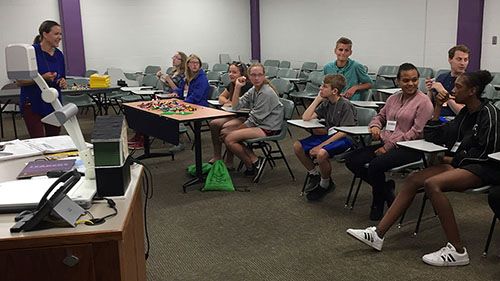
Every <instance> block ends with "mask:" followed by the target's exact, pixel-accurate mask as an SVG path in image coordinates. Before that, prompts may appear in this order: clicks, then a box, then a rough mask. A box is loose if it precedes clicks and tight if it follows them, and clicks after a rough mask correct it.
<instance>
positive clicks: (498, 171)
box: [458, 161, 500, 185]
mask: <svg viewBox="0 0 500 281" xmlns="http://www.w3.org/2000/svg"><path fill="white" fill-rule="evenodd" d="M458 168H461V169H464V170H467V171H469V172H471V173H473V174H474V175H476V176H478V177H479V178H481V180H482V183H483V185H489V184H494V185H498V184H500V167H499V165H497V164H494V163H491V162H490V161H487V162H485V163H470V164H465V165H462V166H460V167H458Z"/></svg>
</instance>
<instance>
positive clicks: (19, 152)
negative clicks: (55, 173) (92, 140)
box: [0, 135, 92, 161]
mask: <svg viewBox="0 0 500 281" xmlns="http://www.w3.org/2000/svg"><path fill="white" fill-rule="evenodd" d="M0 144H4V145H5V148H4V150H3V151H1V153H0V161H5V160H10V159H18V158H24V157H31V156H36V155H43V154H48V153H58V152H64V151H71V150H77V149H76V146H75V144H74V143H73V141H72V140H71V138H70V137H69V136H68V135H62V136H53V137H44V138H35V139H26V140H12V141H6V142H2V143H0ZM87 146H88V147H92V144H87Z"/></svg>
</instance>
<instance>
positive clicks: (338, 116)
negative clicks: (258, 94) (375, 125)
mask: <svg viewBox="0 0 500 281" xmlns="http://www.w3.org/2000/svg"><path fill="white" fill-rule="evenodd" d="M345 85H346V80H345V78H344V76H342V75H339V74H336V75H326V76H325V78H324V80H323V84H322V85H321V87H320V90H319V95H318V96H317V97H316V98H315V99H314V101H313V102H312V103H311V105H310V106H309V107H308V108H307V109H306V111H305V112H304V114H303V115H302V119H303V120H304V121H309V120H311V119H315V118H318V119H325V123H326V126H325V129H319V130H315V131H313V134H312V135H311V136H309V137H307V138H305V139H302V140H298V141H296V142H295V143H294V144H293V148H294V151H295V155H297V158H298V159H299V161H300V162H301V163H302V165H304V167H305V168H306V169H307V170H308V177H309V184H308V186H307V189H306V190H308V192H307V195H306V197H307V199H308V200H310V201H316V200H319V199H321V198H323V196H325V195H326V193H328V192H330V191H332V190H333V189H334V188H335V183H334V182H333V181H332V180H331V178H330V175H331V172H332V166H331V164H330V157H332V156H334V155H336V154H339V153H342V152H344V151H346V150H347V149H349V148H350V147H351V146H353V144H354V142H353V140H352V139H351V138H349V137H348V136H347V135H346V134H345V133H343V132H337V131H335V130H334V129H333V127H336V126H356V125H357V119H356V110H355V108H354V106H353V105H352V103H351V102H350V101H349V100H347V99H346V98H344V97H342V96H341V91H342V89H343V88H344V87H345ZM312 158H316V161H317V163H318V167H319V171H318V170H317V169H316V167H315V166H314V163H313V161H312Z"/></svg>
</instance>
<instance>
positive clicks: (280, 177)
mask: <svg viewBox="0 0 500 281" xmlns="http://www.w3.org/2000/svg"><path fill="white" fill-rule="evenodd" d="M79 120H80V123H81V124H82V130H83V131H84V135H85V137H86V139H87V140H90V138H89V136H90V132H91V130H92V127H93V120H92V117H91V114H90V113H89V114H85V115H79ZM3 121H4V126H5V128H6V138H5V139H12V138H13V137H14V134H13V130H12V124H11V121H10V119H9V117H8V116H4V120H3ZM17 125H18V133H19V138H27V133H26V129H25V126H24V123H23V121H22V120H21V119H19V118H18V119H17ZM292 134H293V138H294V139H296V138H302V137H305V136H306V135H307V133H306V132H305V131H303V130H301V129H298V128H292ZM202 139H203V159H204V160H205V161H207V160H208V159H209V158H210V156H211V153H212V148H211V145H210V135H209V134H208V133H203V134H202ZM183 142H184V143H185V144H186V147H187V149H186V150H184V151H181V152H179V153H177V154H176V156H175V161H171V159H170V158H168V157H163V158H152V159H147V160H144V162H145V163H146V165H147V166H148V167H149V169H151V171H152V173H153V175H154V197H153V198H152V200H151V202H150V203H149V208H148V214H147V215H148V216H147V217H148V218H147V223H148V226H149V233H150V240H151V252H150V256H149V259H148V261H147V276H148V280H151V281H153V280H500V267H499V265H500V257H499V254H500V235H499V233H500V230H497V231H496V233H495V235H494V239H493V242H492V244H491V247H490V252H489V255H488V257H487V258H483V257H481V254H482V251H483V247H484V244H485V240H486V236H487V232H488V230H489V226H490V222H491V218H492V212H491V211H490V209H489V208H488V206H487V202H486V196H485V195H467V194H460V193H452V194H449V198H450V200H451V202H452V204H453V206H454V210H455V214H456V217H457V221H458V223H459V227H460V231H461V235H462V239H463V241H464V243H465V245H466V246H467V250H468V251H469V255H470V258H471V264H470V265H468V266H465V267H459V268H435V267H431V266H427V265H425V264H424V263H423V262H422V261H421V256H422V255H424V254H426V253H428V252H431V251H435V250H437V249H439V248H441V247H443V246H444V245H445V243H446V240H445V237H444V234H443V232H442V230H441V227H440V224H439V221H438V219H437V218H436V217H434V216H433V212H432V207H431V206H430V204H428V206H427V209H426V215H425V216H426V217H427V219H426V220H425V221H424V222H423V223H422V227H421V230H420V232H419V234H418V235H417V236H416V237H413V235H412V234H413V230H414V228H415V223H414V222H415V219H416V217H417V211H418V208H419V207H420V204H421V198H422V197H421V195H418V196H417V198H416V200H415V202H414V204H413V205H412V207H411V208H410V209H409V211H408V214H407V216H406V218H407V219H406V221H405V223H404V225H403V226H402V227H401V228H398V227H397V226H394V227H393V228H392V229H391V230H390V231H389V232H388V234H387V236H386V240H385V244H384V249H383V251H382V252H376V251H374V250H372V249H370V248H368V247H367V246H365V245H364V244H362V243H360V242H358V241H356V240H354V239H352V238H351V237H350V236H348V235H347V234H346V232H345V231H346V229H347V228H351V227H355V228H365V227H368V226H371V225H373V222H371V221H369V219H368V213H369V206H370V202H371V191H370V188H369V186H367V185H363V186H362V189H361V191H360V194H359V196H358V201H357V203H356V207H355V208H354V209H353V210H352V211H351V210H348V209H346V208H344V201H345V198H346V195H347V192H348V188H349V184H350V181H351V177H352V175H351V173H350V172H348V171H347V169H346V168H345V166H344V165H343V164H341V163H334V164H333V168H334V172H333V178H334V180H335V182H336V184H337V188H336V190H335V191H334V192H332V193H330V194H328V195H327V196H326V197H325V198H324V200H322V201H321V202H317V203H309V202H306V200H305V198H304V197H301V196H299V193H300V189H301V187H302V183H303V180H304V175H305V171H304V169H303V168H302V167H301V166H300V163H299V162H298V161H297V160H296V158H295V157H294V155H293V151H292V139H291V138H290V137H288V138H287V139H286V140H285V141H284V142H283V145H282V147H283V149H284V150H285V153H286V155H287V157H288V160H289V162H290V165H291V166H292V170H293V172H294V173H295V176H296V178H297V180H296V181H293V180H292V179H291V177H290V175H289V173H288V171H287V169H286V167H285V165H284V163H283V162H278V163H277V167H276V168H275V169H270V168H269V167H268V168H267V169H266V170H265V173H264V176H263V178H262V180H261V182H260V183H259V184H252V183H251V180H250V179H249V178H246V177H244V176H243V175H242V174H241V173H238V172H232V173H231V175H232V179H233V182H234V183H235V185H236V186H237V187H238V188H240V189H244V188H246V189H248V192H244V191H236V192H200V191H199V190H198V188H199V187H200V186H199V185H198V186H194V187H192V188H190V189H189V190H188V192H187V193H183V192H182V188H181V186H182V183H184V182H185V181H186V180H188V179H189V177H188V175H187V174H186V170H185V168H186V166H188V165H189V164H192V163H194V152H192V151H191V150H190V146H191V145H190V143H189V142H188V140H187V139H183ZM169 146H170V145H166V144H163V143H162V142H161V141H159V140H156V141H155V142H154V143H153V147H154V148H155V150H156V151H164V150H165V149H166V148H167V147H169ZM141 153H142V151H140V150H139V151H136V152H135V155H140V154H141ZM395 177H396V178H395V179H396V181H397V188H399V187H400V186H401V185H400V183H401V181H402V179H401V177H400V176H398V175H396V176H395ZM497 228H498V227H497Z"/></svg>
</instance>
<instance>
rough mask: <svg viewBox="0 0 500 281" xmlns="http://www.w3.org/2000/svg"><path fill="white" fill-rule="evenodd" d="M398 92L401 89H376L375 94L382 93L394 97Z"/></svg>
mask: <svg viewBox="0 0 500 281" xmlns="http://www.w3.org/2000/svg"><path fill="white" fill-rule="evenodd" d="M399 91H401V88H389V89H377V92H379V93H384V94H387V95H394V94H395V93H397V92H399Z"/></svg>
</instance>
